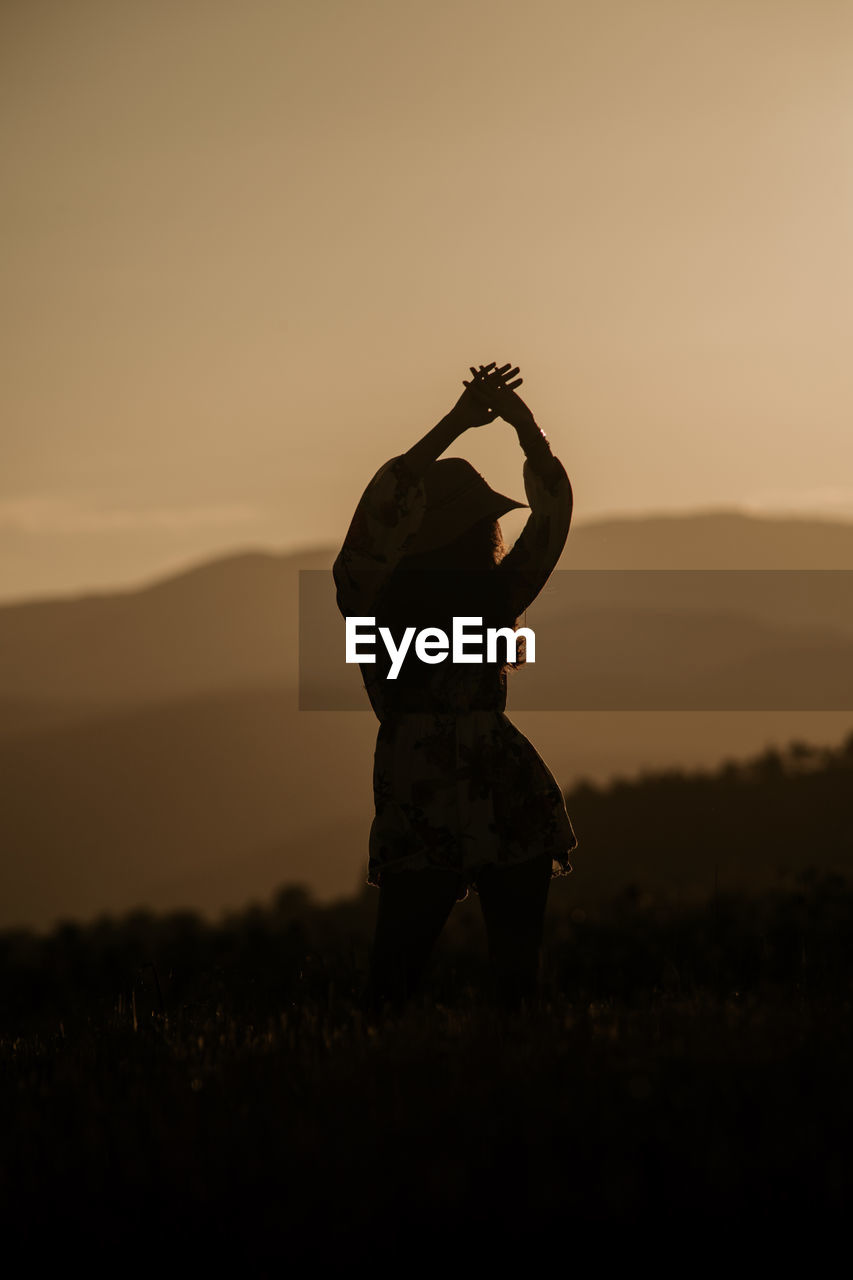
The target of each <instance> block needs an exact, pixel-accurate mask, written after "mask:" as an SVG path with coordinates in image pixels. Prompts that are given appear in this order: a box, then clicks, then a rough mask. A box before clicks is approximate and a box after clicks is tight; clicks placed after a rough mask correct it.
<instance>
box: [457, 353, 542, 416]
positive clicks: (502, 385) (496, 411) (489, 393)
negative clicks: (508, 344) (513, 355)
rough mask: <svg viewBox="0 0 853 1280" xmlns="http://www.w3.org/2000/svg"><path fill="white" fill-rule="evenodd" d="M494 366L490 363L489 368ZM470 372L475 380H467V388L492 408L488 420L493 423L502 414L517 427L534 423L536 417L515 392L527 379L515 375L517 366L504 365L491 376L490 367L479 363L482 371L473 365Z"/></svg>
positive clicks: (486, 406)
mask: <svg viewBox="0 0 853 1280" xmlns="http://www.w3.org/2000/svg"><path fill="white" fill-rule="evenodd" d="M493 367H494V366H493V365H489V366H488V369H492V368H493ZM471 372H472V373H473V374H474V379H473V381H472V382H466V383H465V387H466V388H467V389H468V391H470V392H471V393H472V395H473V396H474V397H476V399H477V400H478V402H479V403H481V404H482V405H483V406H484V407H485V408H487V409H488V410H489V411H490V413H491V416H490V417H489V418H487V419H486V421H488V422H492V421H493V420H494V419H495V418H496V417H500V418H503V419H504V421H505V422H509V423H510V424H511V425H512V426H513V427H515V428H516V429H518V428H521V427H524V426H527V425H529V424H530V423H533V425H534V426H535V424H536V420H535V418H534V417H533V414H532V413H531V411H530V409H528V407H527V405H526V404H525V403H524V401H523V400H522V398H521V396H519V395H516V393H515V388H516V387H520V386H521V384H522V382H523V381H524V379H523V378H516V377H515V375H516V374H517V373H518V366H516V367H515V368H512V369H511V368H510V366H509V365H508V364H505V365H502V366H501V367H500V369H495V371H494V373H493V374H491V375H488V370H487V369H484V367H483V365H480V368H479V371H478V370H475V369H474V368H472V369H471ZM486 375H488V376H486ZM510 378H515V381H514V382H510V381H508V380H509V379H510Z"/></svg>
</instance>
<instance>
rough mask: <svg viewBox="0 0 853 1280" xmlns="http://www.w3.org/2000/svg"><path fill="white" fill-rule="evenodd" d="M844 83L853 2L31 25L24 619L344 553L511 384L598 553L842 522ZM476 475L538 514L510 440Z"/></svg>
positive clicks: (850, 303) (1, 549)
mask: <svg viewBox="0 0 853 1280" xmlns="http://www.w3.org/2000/svg"><path fill="white" fill-rule="evenodd" d="M851 48H853V6H851V5H849V4H848V3H847V2H846V0H809V2H808V3H806V2H805V0H714V2H713V3H712V2H711V0H701V2H696V0H595V2H594V3H593V2H592V0H590V2H586V3H575V4H572V3H567V2H566V0H528V3H526V4H525V5H524V6H519V5H517V4H509V3H505V2H503V0H492V2H490V3H483V2H481V0H452V2H450V0H448V2H446V3H443V2H436V0H432V2H430V3H421V2H420V0H413V2H412V3H404V2H401V0H385V2H384V3H380V2H378V0H359V2H358V3H353V2H352V0H350V2H349V3H346V2H343V0H311V3H310V4H309V3H299V4H297V3H278V4H275V3H269V2H268V0H264V2H262V0H240V3H239V4H238V3H234V0H147V2H146V3H144V4H117V3H115V2H114V0H75V3H74V4H68V3H65V2H64V0H6V2H5V3H4V4H3V6H2V7H0V50H2V53H0V59H2V65H1V66H0V97H2V107H3V110H2V112H0V132H2V138H0V143H2V154H3V157H4V170H5V175H4V176H5V181H4V195H3V200H2V203H1V204H0V253H2V269H3V282H4V285H3V289H2V291H0V326H2V343H0V350H2V356H0V359H2V362H3V367H2V370H0V374H2V376H0V388H2V390H0V395H2V418H3V428H4V436H3V440H4V450H3V463H4V465H3V467H2V472H0V598H5V599H10V598H21V597H25V596H29V595H35V594H40V593H45V592H53V591H70V590H77V589H80V588H83V587H88V586H99V585H112V584H121V583H130V582H133V581H136V580H138V579H140V578H143V577H148V576H151V575H153V574H155V573H158V572H161V571H163V570H166V569H171V568H174V567H177V566H179V565H183V564H184V563H186V562H189V561H191V560H193V559H195V558H197V557H201V556H205V555H207V554H212V553H215V552H218V551H224V550H230V549H233V548H237V547H249V546H263V547H270V548H281V549H284V548H289V547H295V546H300V545H307V544H311V543H336V542H339V541H340V539H341V538H342V536H343V534H344V532H345V530H346V526H347V523H348V521H349V516H350V515H351V511H352V507H353V506H354V504H355V501H356V499H357V497H358V495H359V494H360V492H361V490H362V488H363V486H364V484H365V483H366V481H367V479H368V478H369V477H370V475H372V474H373V472H374V471H375V470H376V468H377V466H378V465H379V463H380V462H382V461H383V460H384V459H385V458H386V457H389V456H391V455H392V454H394V453H397V452H400V451H402V450H403V449H405V448H407V447H408V445H409V444H410V443H412V442H413V441H414V439H416V438H417V437H418V436H419V435H420V434H422V433H423V432H424V431H425V430H427V429H428V428H429V427H430V426H432V425H433V424H434V423H435V422H436V421H437V420H438V419H439V418H440V417H441V416H443V414H444V413H445V412H446V411H447V409H448V408H449V407H450V406H451V404H452V403H453V401H454V400H455V399H456V397H457V395H458V394H459V392H460V391H461V390H462V387H461V379H462V378H463V377H464V376H467V366H468V364H469V363H471V362H475V363H479V362H481V361H483V362H486V361H489V360H492V359H495V360H498V361H503V360H513V361H514V362H516V363H518V364H520V365H521V369H522V374H523V376H524V378H525V384H524V386H523V387H522V389H521V393H522V395H524V396H525V397H526V398H527V400H528V402H529V403H530V405H531V407H532V408H533V410H534V412H535V413H536V416H537V418H538V420H539V422H540V424H541V425H542V426H543V427H544V429H545V430H546V432H548V434H549V436H550V438H551V441H552V444H553V446H554V449H555V451H556V452H557V453H558V454H559V455H560V457H561V458H562V459H563V461H564V462H565V464H566V467H567V469H568V470H569V474H570V475H571V477H572V481H573V485H574V489H575V502H576V506H575V515H576V519H577V520H583V519H587V518H592V517H595V516H600V515H602V514H610V513H617V512H619V513H621V512H625V511H650V510H661V509H673V508H674V509H680V510H687V509H691V508H695V507H702V508H707V507H711V506H720V505H725V506H732V505H740V506H747V507H749V508H751V509H755V510H774V511H776V510H788V511H798V512H801V511H809V512H821V513H824V514H828V515H842V516H844V517H846V518H849V517H851V516H853V479H851V477H853V432H851V431H850V419H851V409H853V376H851V369H853V363H851V359H850V353H849V350H848V347H849V335H850V334H851V332H853V252H851V227H853V109H851V108H853V77H851V75H850V50H851ZM453 452H462V453H465V454H466V456H468V457H470V458H471V460H472V461H473V462H474V463H475V465H477V466H479V467H480V469H481V470H483V471H485V472H486V474H487V476H488V478H489V480H490V482H491V483H492V484H493V485H494V486H495V487H497V488H499V489H501V490H503V491H504V492H509V493H513V494H515V495H516V496H517V497H521V498H523V496H524V494H523V489H522V486H521V474H520V461H521V458H520V454H519V452H518V448H517V445H516V442H515V437H514V434H513V433H512V431H511V429H510V428H509V427H506V426H505V425H504V424H496V425H494V426H493V427H491V428H489V429H482V430H481V431H480V432H479V433H477V434H476V436H474V435H473V433H472V434H469V436H466V437H463V439H462V440H461V441H460V442H459V445H458V447H457V448H456V449H454V450H453ZM507 529H508V532H509V533H510V535H512V534H514V532H516V531H517V530H516V529H515V528H514V527H513V526H512V524H511V522H510V521H507Z"/></svg>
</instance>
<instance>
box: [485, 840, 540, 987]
mask: <svg viewBox="0 0 853 1280" xmlns="http://www.w3.org/2000/svg"><path fill="white" fill-rule="evenodd" d="M551 867H552V858H551V855H550V854H542V855H539V856H537V857H535V858H528V859H526V861H524V862H513V863H510V864H508V865H507V866H500V864H497V863H492V864H490V865H489V866H487V867H484V868H483V870H482V871H481V872H480V875H479V876H478V878H477V886H476V887H477V892H478V893H479V895H480V906H481V908H482V911H483V919H484V921H485V924H486V934H487V937H488V941H489V958H490V961H491V966H492V979H493V982H494V995H495V997H496V999H497V1002H498V1004H500V1005H501V1006H502V1007H504V1008H508V1009H519V1008H521V1006H522V1002H525V1003H526V1004H527V1005H528V1007H529V1006H532V1005H533V1004H535V1002H536V999H537V997H538V994H539V969H540V955H541V949H542V933H543V929H544V924H545V903H546V900H547V897H548V886H549V885H550V883H551Z"/></svg>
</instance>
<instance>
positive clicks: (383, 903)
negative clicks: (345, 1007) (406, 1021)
mask: <svg viewBox="0 0 853 1280" xmlns="http://www.w3.org/2000/svg"><path fill="white" fill-rule="evenodd" d="M458 888H459V876H458V874H457V873H456V872H455V871H444V870H439V869H430V870H422V871H402V870H398V871H386V872H384V873H383V876H382V887H381V888H380V890H379V906H378V910H377V913H376V933H375V935H374V940H373V952H372V955H371V960H370V974H369V978H368V988H367V998H368V1005H369V1007H370V1009H371V1010H372V1011H373V1012H379V1011H380V1010H381V1009H382V1008H383V1006H384V1005H385V1003H386V1001H387V1002H390V1004H391V1005H392V1007H393V1008H394V1010H395V1011H399V1010H400V1009H402V1007H403V1006H404V1005H405V1003H406V1001H407V1000H409V999H411V998H412V997H413V996H415V995H417V994H418V993H419V992H420V988H421V982H422V979H423V975H424V970H425V969H426V964H427V961H428V959H429V957H430V953H431V951H432V949H433V947H434V946H435V943H436V941H437V940H438V936H439V934H440V933H441V931H442V929H443V928H444V925H445V923H446V922H447V918H448V916H449V915H450V912H451V910H452V909H453V904H454V902H455V901H456V897H457V893H458Z"/></svg>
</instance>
